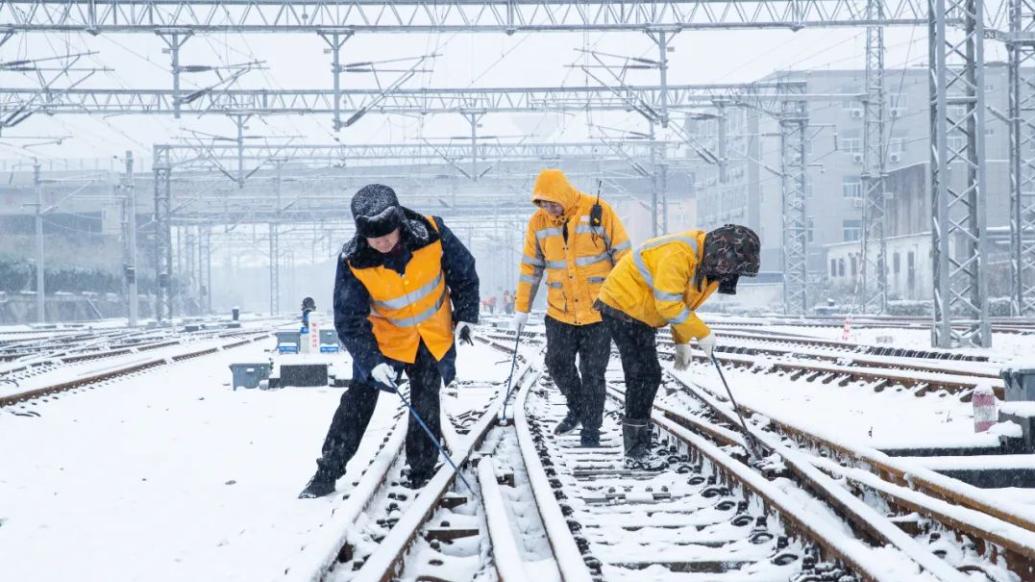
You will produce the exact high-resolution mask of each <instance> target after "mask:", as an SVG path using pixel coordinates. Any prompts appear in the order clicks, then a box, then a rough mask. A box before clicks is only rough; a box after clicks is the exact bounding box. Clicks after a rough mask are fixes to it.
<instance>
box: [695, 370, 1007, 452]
mask: <svg viewBox="0 0 1035 582" xmlns="http://www.w3.org/2000/svg"><path fill="white" fill-rule="evenodd" d="M723 372H724V373H725V374H726V379H727V380H728V381H729V384H730V388H731V390H732V391H733V395H734V397H735V398H736V399H737V401H738V402H740V403H742V404H744V405H746V406H749V407H751V408H753V409H755V410H758V411H759V412H761V413H763V414H765V415H767V416H770V417H772V418H774V419H776V420H788V421H790V422H792V423H794V424H796V425H798V426H801V427H802V428H805V429H814V430H817V431H819V432H821V433H825V432H829V433H831V434H837V435H839V436H840V437H841V438H842V439H843V440H846V441H850V442H858V443H859V444H861V445H865V446H870V447H875V448H878V449H880V448H899V447H923V446H998V439H997V438H996V437H995V436H992V435H989V434H974V418H973V410H972V407H971V404H970V403H965V402H960V400H959V398H957V397H954V396H952V395H947V394H945V393H934V394H928V395H927V396H923V397H920V398H918V397H916V396H914V393H913V392H912V391H910V390H905V389H901V388H888V389H886V390H884V391H883V392H880V393H877V392H874V391H873V390H872V389H869V388H865V387H862V386H861V385H859V384H857V383H853V384H849V385H848V386H845V387H840V386H838V385H837V384H836V383H831V384H824V383H822V382H808V381H805V380H804V379H802V380H798V381H793V380H790V379H789V378H787V377H786V376H782V375H780V376H778V375H775V374H771V375H761V374H757V373H751V372H749V371H746V370H742V369H738V368H733V367H732V366H727V367H725V368H724V369H723ZM675 373H676V374H677V375H679V376H680V377H681V378H683V379H685V380H686V381H690V382H697V383H699V384H702V385H704V386H706V387H708V388H709V389H710V390H711V391H712V392H713V393H715V394H725V389H724V388H723V386H722V383H721V381H720V380H719V377H718V374H717V373H716V371H715V369H714V368H713V367H711V366H707V367H706V366H703V365H697V366H693V367H692V368H691V369H690V370H687V371H685V372H675Z"/></svg>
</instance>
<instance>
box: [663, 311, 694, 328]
mask: <svg viewBox="0 0 1035 582" xmlns="http://www.w3.org/2000/svg"><path fill="white" fill-rule="evenodd" d="M689 317H690V312H689V311H687V309H686V307H684V308H683V310H682V311H680V312H679V313H678V314H676V316H675V317H673V318H672V319H670V320H668V322H669V323H671V324H672V325H679V324H681V323H683V322H684V321H686V320H687V319H688V318H689Z"/></svg>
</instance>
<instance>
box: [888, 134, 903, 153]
mask: <svg viewBox="0 0 1035 582" xmlns="http://www.w3.org/2000/svg"><path fill="white" fill-rule="evenodd" d="M904 151H906V138H904V137H892V138H890V139H888V153H889V154H901V153H902V152H904Z"/></svg>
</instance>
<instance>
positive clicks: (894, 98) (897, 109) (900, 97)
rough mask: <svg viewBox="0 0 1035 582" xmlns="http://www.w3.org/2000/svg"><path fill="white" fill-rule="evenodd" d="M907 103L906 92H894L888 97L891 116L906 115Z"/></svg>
mask: <svg viewBox="0 0 1035 582" xmlns="http://www.w3.org/2000/svg"><path fill="white" fill-rule="evenodd" d="M907 103H908V99H906V94H905V93H892V94H891V96H890V98H889V99H888V106H889V107H888V109H889V110H890V112H891V117H892V118H895V117H901V116H903V115H905V113H906V104H907Z"/></svg>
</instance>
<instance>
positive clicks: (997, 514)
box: [612, 376, 1035, 582]
mask: <svg viewBox="0 0 1035 582" xmlns="http://www.w3.org/2000/svg"><path fill="white" fill-rule="evenodd" d="M668 380H669V381H670V382H671V384H670V386H675V387H676V389H677V391H678V392H679V393H680V394H681V395H682V397H683V398H682V400H681V401H680V404H679V405H673V404H671V403H666V402H664V401H662V402H659V403H656V405H655V410H654V413H653V419H654V421H655V423H657V424H658V425H659V426H661V427H663V428H665V429H666V430H669V431H673V430H675V431H676V432H678V431H680V430H682V431H687V432H692V433H696V434H697V435H701V437H703V438H707V439H709V440H711V441H713V442H714V443H716V444H717V445H719V446H723V447H728V448H729V447H732V448H734V449H742V450H743V451H746V450H747V447H746V443H745V441H744V437H743V435H742V433H741V432H740V428H739V427H740V425H739V424H738V423H737V419H736V417H735V415H734V412H733V411H732V410H731V409H730V408H729V407H728V406H727V405H725V404H723V402H725V401H726V399H725V398H724V397H722V396H720V395H717V394H712V393H711V392H710V391H708V390H707V389H706V388H704V387H703V386H699V385H696V384H691V383H687V382H684V381H683V380H681V379H679V378H678V377H676V376H670V377H669V379H668ZM612 392H613V394H617V393H619V392H620V391H619V390H617V389H614V388H612ZM741 409H742V410H743V411H744V412H745V413H747V414H750V415H753V414H756V411H754V410H752V409H751V408H749V407H744V406H741ZM766 420H767V422H766V424H765V425H764V427H756V426H754V425H749V426H751V429H750V430H751V433H752V435H753V438H754V440H755V443H756V444H757V445H758V446H759V447H760V448H761V450H762V451H763V453H762V454H764V455H767V457H766V461H767V462H768V463H769V464H770V465H769V467H768V470H767V471H766V472H768V475H767V478H770V479H772V478H774V477H777V476H783V477H787V478H791V479H793V480H795V481H796V482H798V483H800V485H801V486H802V488H803V490H807V491H809V492H811V493H812V494H813V495H815V496H816V497H817V498H819V499H820V500H822V502H824V503H828V504H830V506H831V507H832V508H833V510H834V511H836V512H837V513H838V514H839V515H841V516H843V517H845V518H846V519H847V520H848V521H849V522H850V523H851V525H852V527H853V530H855V531H859V532H864V533H865V534H867V535H868V536H869V537H871V539H875V540H877V541H880V542H881V543H883V544H885V545H887V544H889V543H892V542H893V540H892V539H891V538H889V537H888V533H887V532H888V530H889V526H890V525H891V524H893V525H894V527H895V528H897V529H899V530H901V531H897V532H894V533H893V534H892V535H893V536H894V538H897V540H898V541H901V540H902V539H904V536H905V537H908V538H911V540H912V541H911V542H907V543H906V545H907V546H908V547H909V548H911V549H908V550H907V551H908V553H910V554H913V555H915V556H922V555H923V554H926V555H927V556H930V555H934V556H939V557H940V558H943V559H944V560H945V561H946V562H945V563H946V564H948V565H950V566H952V568H954V569H956V570H958V571H959V572H961V573H965V574H970V573H974V574H977V575H979V576H983V578H982V579H984V580H991V581H1004V582H1006V581H1010V582H1013V581H1017V580H1031V579H1035V519H1032V517H1031V516H1030V515H1025V514H1022V513H1019V512H1018V511H1017V508H1016V507H1007V506H1005V505H1002V504H1001V503H999V502H998V501H997V500H996V499H994V498H993V497H992V496H990V495H988V494H986V493H983V492H982V491H981V490H980V489H978V488H976V487H973V486H970V485H967V484H965V483H962V482H959V481H956V480H954V479H950V478H947V477H944V476H942V475H938V474H937V473H935V472H933V471H931V470H929V469H926V468H922V467H914V466H911V465H909V464H908V463H907V462H904V461H900V460H897V459H894V458H892V457H888V456H887V455H884V454H883V453H881V452H879V451H876V450H874V449H868V448H863V447H859V446H852V445H849V444H847V443H843V442H835V441H833V440H831V439H830V438H825V437H821V436H819V435H816V434H813V433H810V432H809V431H807V430H804V429H802V428H801V427H797V426H792V425H790V424H788V423H782V422H775V421H772V420H770V419H766ZM742 457H743V455H742ZM774 468H776V469H777V471H774V470H773V469H774ZM846 496H850V497H848V498H846ZM863 502H865V503H866V505H868V506H871V507H870V511H866V510H865V509H863V510H862V511H861V512H858V511H854V510H853V511H850V510H851V509H852V507H853V506H854V507H855V509H859V508H860V504H862V503H863ZM875 513H878V514H879V516H877V517H876V518H875V517H874V514H875ZM867 514H868V515H867ZM882 532H884V533H882ZM878 534H880V535H879V536H878ZM893 545H895V546H898V547H900V549H903V548H902V546H901V544H899V543H894V544H893ZM917 552H921V554H917ZM914 559H915V558H914ZM917 561H918V563H923V562H922V561H920V560H917ZM932 571H936V570H932ZM942 578H944V577H942Z"/></svg>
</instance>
